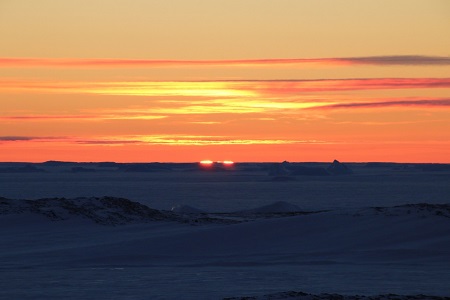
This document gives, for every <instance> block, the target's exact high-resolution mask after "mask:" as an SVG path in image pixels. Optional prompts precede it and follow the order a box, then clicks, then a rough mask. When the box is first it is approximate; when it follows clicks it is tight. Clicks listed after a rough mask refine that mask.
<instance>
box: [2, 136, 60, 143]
mask: <svg viewBox="0 0 450 300" xmlns="http://www.w3.org/2000/svg"><path fill="white" fill-rule="evenodd" d="M61 139H64V138H61V137H42V136H0V142H27V141H48V140H61Z"/></svg>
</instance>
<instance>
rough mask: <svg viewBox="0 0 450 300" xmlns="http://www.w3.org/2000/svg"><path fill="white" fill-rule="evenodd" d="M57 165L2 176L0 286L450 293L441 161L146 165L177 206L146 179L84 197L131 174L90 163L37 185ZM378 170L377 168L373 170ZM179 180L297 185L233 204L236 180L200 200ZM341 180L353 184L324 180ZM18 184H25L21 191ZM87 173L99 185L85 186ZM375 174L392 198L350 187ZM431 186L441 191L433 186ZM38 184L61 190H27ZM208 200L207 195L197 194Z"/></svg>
mask: <svg viewBox="0 0 450 300" xmlns="http://www.w3.org/2000/svg"><path fill="white" fill-rule="evenodd" d="M366 172H369V171H366ZM55 174H56V173H50V174H46V175H44V176H42V175H41V177H40V181H39V180H38V178H39V177H38V174H29V173H25V174H13V177H14V176H15V179H14V178H8V179H6V176H4V177H2V176H3V175H4V174H2V176H0V178H1V179H2V181H1V182H0V188H1V190H0V192H4V193H3V194H2V196H4V197H6V198H1V199H0V239H1V243H0V262H1V264H0V274H1V280H0V299H222V298H227V297H230V298H232V297H236V298H235V299H241V298H239V297H255V298H254V299H341V298H339V295H348V296H347V297H346V298H342V299H358V298H355V297H353V298H352V297H351V296H352V295H366V296H367V297H366V298H363V297H362V296H361V297H360V298H359V299H369V298H368V297H369V296H370V295H385V296H379V297H378V298H376V297H372V299H432V298H425V296H423V295H435V296H441V297H443V296H449V295H450V285H449V284H448V283H449V282H450V271H449V270H450V198H449V195H450V194H448V193H447V191H448V186H447V185H445V186H443V183H445V182H446V181H447V183H449V182H450V177H448V175H447V173H445V172H444V173H436V174H434V173H433V174H431V175H430V174H428V173H427V174H423V173H418V174H416V175H414V173H407V174H406V175H405V173H401V174H398V173H395V174H391V173H389V174H385V177H383V176H381V174H379V175H371V174H365V175H364V176H366V177H364V176H360V177H358V172H357V170H355V172H354V174H352V175H349V176H350V177H345V178H341V177H339V178H336V177H332V178H331V177H330V178H327V179H311V178H303V177H297V178H296V179H295V180H293V181H289V182H272V181H269V180H261V178H262V174H260V173H252V174H253V175H250V173H244V172H241V173H240V174H236V173H208V174H207V173H198V174H197V173H192V174H191V173H189V172H185V173H184V175H183V174H181V173H178V172H175V173H162V172H161V173H151V175H149V174H147V175H145V176H147V177H146V178H153V181H152V180H149V181H148V182H147V184H149V185H157V184H158V180H159V181H160V182H161V184H162V185H164V184H166V185H167V186H169V185H170V183H172V188H173V189H172V190H171V191H169V190H167V193H172V195H171V196H170V198H171V199H175V198H178V200H179V201H177V203H178V204H180V205H179V206H176V208H175V209H174V210H171V207H172V206H175V205H176V204H177V203H172V206H170V205H166V204H168V202H167V201H166V200H162V204H160V205H159V207H156V208H157V209H154V208H155V206H152V205H149V202H157V199H155V195H153V194H151V193H150V194H148V195H147V197H148V198H147V199H151V201H150V200H148V201H147V202H145V201H140V200H139V199H135V198H133V197H128V198H129V199H130V200H131V201H130V200H128V199H124V198H115V197H91V196H98V195H97V194H96V193H92V194H93V195H90V196H89V197H87V198H79V196H84V195H87V194H88V193H90V192H92V191H95V183H99V185H100V189H103V188H105V187H106V186H107V184H109V185H110V186H111V187H112V190H114V189H115V186H117V185H119V186H125V185H126V184H125V183H122V182H120V183H119V184H117V182H119V181H117V182H116V181H111V178H118V177H120V176H121V174H110V173H106V174H105V173H101V174H96V176H98V177H97V179H95V177H91V176H92V174H90V173H89V175H88V176H87V177H86V175H83V174H81V175H80V174H78V175H76V176H78V177H75V175H73V174H68V173H61V174H62V175H61V178H60V179H59V182H60V183H61V181H65V180H66V178H65V177H64V176H67V178H69V177H71V178H78V180H75V181H72V182H70V181H68V180H67V181H66V185H65V187H66V189H67V190H70V191H69V192H70V193H76V189H75V187H76V186H77V184H79V185H78V194H77V196H76V197H71V196H70V195H69V197H68V195H67V194H64V193H52V194H47V195H43V194H42V193H41V192H42V191H47V190H51V188H50V187H48V186H47V185H52V184H54V182H53V181H52V180H50V178H51V177H52V176H53V177H55ZM158 174H159V175H160V177H158V176H157V175H158ZM171 174H172V175H171ZM258 174H259V175H258ZM410 174H412V175H410ZM68 175H70V176H68ZM191 175H192V176H191ZM208 175H209V176H210V177H204V176H208ZM45 176H48V177H45ZM115 176H118V177H115ZM134 176H135V178H143V177H139V176H143V175H136V174H135V175H134ZM171 176H172V177H173V180H172V181H170V180H169V178H171ZM183 176H184V177H185V178H184V179H183ZM252 176H253V177H252ZM257 176H261V178H260V177H257ZM370 176H374V177H373V178H372V181H371V182H370V181H369V179H368V178H369V177H370ZM408 176H410V177H408ZM427 176H434V180H431V179H430V178H428V177H427ZM131 177H133V176H131ZM386 177H387V178H390V180H391V181H392V180H393V178H394V179H398V180H399V183H398V186H397V185H395V183H394V182H393V183H391V184H390V185H389V184H387V185H385V183H386V182H387V181H388V180H387V179H385V178H386ZM158 178H159V179H158ZM258 178H259V179H258ZM374 178H376V179H374ZM420 178H421V179H422V180H419V179H420ZM30 179H33V180H32V181H28V182H27V180H30ZM88 180H90V181H88ZM108 180H109V181H108ZM183 180H184V181H183ZM56 181H57V182H58V180H56ZM177 182H178V184H181V182H184V183H185V185H186V186H188V185H189V184H190V185H191V188H192V190H195V191H196V192H194V194H195V195H197V196H198V197H200V196H201V192H200V191H198V190H196V188H205V187H208V188H212V187H214V186H219V185H220V186H223V187H224V186H227V185H228V184H230V186H231V187H236V186H239V184H241V188H242V189H244V186H247V187H251V189H250V190H248V191H247V192H246V193H248V194H249V195H253V196H254V197H257V196H258V195H260V194H258V193H256V194H252V192H254V191H255V190H257V189H256V188H255V186H257V185H259V186H260V187H261V188H262V189H263V190H264V189H265V191H268V190H269V187H267V186H271V188H272V189H274V190H275V189H277V190H278V191H279V192H280V193H279V194H280V195H290V196H289V197H272V201H271V202H269V201H267V200H268V196H266V198H265V197H262V198H263V200H261V201H259V203H258V200H257V199H253V198H252V197H253V196H249V198H250V199H249V202H248V203H242V204H241V205H239V203H238V202H236V201H235V200H233V199H230V201H232V202H233V203H234V204H232V205H227V204H223V203H221V202H226V201H227V200H228V199H227V197H228V196H229V194H227V193H225V194H220V192H222V191H223V190H224V189H222V188H221V189H219V190H216V194H215V196H216V197H217V198H214V199H209V200H207V199H203V200H202V201H198V202H195V201H187V200H188V199H189V195H186V196H185V195H184V193H185V192H186V189H185V188H186V186H185V188H183V189H181V191H180V190H177V189H176V188H175V187H176V183H177ZM308 182H310V183H311V184H312V187H309V189H308V188H307V183H308ZM8 183H13V184H12V185H10V186H8ZM138 183H139V184H144V181H143V180H142V181H138V182H135V181H134V182H133V181H130V185H131V186H132V187H134V186H137V185H138ZM213 183H214V184H217V185H214V184H213ZM402 183H403V184H405V188H404V189H405V193H404V194H405V195H409V193H410V192H409V191H406V187H408V186H409V187H411V188H413V189H415V192H416V193H419V195H416V196H415V198H413V201H408V200H410V199H409V198H408V197H406V196H403V201H399V200H397V198H396V197H398V195H397V193H398V191H399V189H400V186H401V184H402ZM339 184H342V185H343V186H345V188H341V189H338V191H331V189H330V188H329V186H332V187H337V186H339ZM20 185H21V186H22V188H23V189H24V191H22V193H23V194H24V195H25V194H26V195H28V197H21V196H18V195H17V191H18V190H19V188H18V187H19V186H20ZM39 185H41V186H42V187H41V189H40V191H41V192H39V191H38V192H37V193H36V194H35V196H33V190H32V188H33V187H37V186H39ZM87 185H91V186H92V190H86V189H83V187H85V186H87ZM296 185H297V186H296ZM315 185H317V186H319V185H322V189H324V190H325V191H326V192H329V193H325V192H321V191H319V190H320V189H319V188H318V187H317V189H316V187H315ZM414 185H415V186H414ZM350 186H352V187H353V189H354V190H355V191H354V193H353V194H352V193H350V192H351V191H352V189H350ZM368 186H370V187H371V188H373V187H376V186H378V190H377V189H375V188H374V189H372V192H373V193H374V194H375V195H386V196H388V195H389V193H393V194H392V196H393V198H395V200H392V201H391V203H389V201H390V200H389V199H382V200H379V201H372V198H370V197H366V198H364V197H360V198H359V199H354V198H355V197H358V196H361V195H364V194H369V191H358V189H363V188H364V187H366V188H367V187H368ZM386 186H387V187H386ZM432 186H436V187H437V191H436V190H434V191H433V190H431V189H430V190H428V191H427V188H430V187H432ZM140 188H141V191H144V190H146V187H144V186H141V187H140ZM38 190H39V189H38ZM54 190H56V191H60V190H62V188H61V187H58V186H55V189H54ZM131 190H132V189H131ZM301 190H303V192H302V193H300V192H299V191H301ZM313 190H314V191H316V192H317V193H319V194H320V197H322V198H320V201H319V202H320V203H317V205H314V204H313V203H309V204H308V205H305V203H306V202H304V201H303V200H302V199H303V198H308V197H309V198H311V199H312V198H314V197H316V199H319V196H318V195H317V194H314V193H313V194H311V193H312V192H313ZM379 190H381V191H379ZM14 191H16V192H14ZM98 191H99V189H98V190H97V192H98ZM344 191H346V192H348V193H347V194H346V195H345V196H346V197H347V198H349V200H348V201H347V202H344V203H342V205H340V204H339V203H336V202H335V200H334V195H336V193H338V192H344ZM289 192H290V193H292V194H289ZM438 192H440V193H441V194H440V197H439V200H440V201H430V200H436V198H435V197H437V196H436V195H437V194H436V193H438ZM14 193H16V194H15V195H12V194H14ZM131 193H132V191H131ZM308 193H310V194H308ZM321 193H322V194H321ZM107 194H109V195H111V194H113V193H107ZM211 194H214V193H213V191H211V190H208V191H207V192H205V196H207V195H211ZM238 194H239V193H238ZM325 194H327V199H326V198H325ZM261 195H262V194H261ZM427 195H428V196H429V197H427ZM430 195H431V196H430ZM41 196H44V197H58V198H47V199H41V200H38V201H36V200H33V201H28V200H29V199H36V198H41ZM118 196H121V197H123V195H118ZM241 196H242V195H241ZM419 196H420V197H419ZM61 197H68V198H65V199H62V198H61ZM339 197H341V198H342V199H343V198H345V197H344V195H339V196H338V198H339ZM11 198H14V199H11ZM341 198H339V199H341ZM419 198H421V199H422V201H418V199H419ZM292 199H294V201H291V200H292ZM136 200H139V202H141V203H137V202H136ZM416 200H417V201H416ZM208 201H210V202H214V201H216V202H217V201H219V203H209V202H208ZM419 202H422V204H420V203H419ZM201 203H209V205H202V206H200V207H198V206H197V204H201ZM249 203H250V204H255V203H256V204H258V205H254V206H250V204H249ZM327 203H328V204H327ZM426 203H428V204H426ZM358 204H359V205H358ZM381 204H383V205H381ZM385 204H387V205H385ZM148 206H150V207H148ZM224 207H226V208H227V209H223V210H221V209H220V208H224ZM289 291H295V292H289ZM334 294H339V295H334ZM388 294H397V295H419V294H422V296H417V297H416V298H413V297H409V298H408V297H406V296H404V297H403V296H397V295H388ZM264 295H265V296H264ZM436 299H437V298H436Z"/></svg>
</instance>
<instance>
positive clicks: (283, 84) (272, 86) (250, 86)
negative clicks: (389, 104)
mask: <svg viewBox="0 0 450 300" xmlns="http://www.w3.org/2000/svg"><path fill="white" fill-rule="evenodd" d="M418 88H450V78H348V79H310V80H301V79H298V80H297V79H294V80H283V79H280V80H229V81H226V80H225V81H134V82H133V81H129V82H59V81H28V82H17V83H14V82H9V81H6V82H4V81H0V91H1V90H3V91H14V92H20V93H24V92H29V93H36V92H40V93H53V94H61V93H66V94H67V93H69V94H97V95H116V96H123V95H126V96H146V97H172V98H174V99H177V101H179V100H178V99H179V98H180V97H186V98H188V97H191V100H192V97H196V98H200V97H201V98H202V99H208V98H209V99H229V98H234V99H237V98H239V99H244V98H246V99H250V98H256V97H261V96H285V95H296V94H300V93H305V92H308V93H315V92H328V91H350V90H355V91H356V90H381V89H418ZM172 102H173V101H172Z"/></svg>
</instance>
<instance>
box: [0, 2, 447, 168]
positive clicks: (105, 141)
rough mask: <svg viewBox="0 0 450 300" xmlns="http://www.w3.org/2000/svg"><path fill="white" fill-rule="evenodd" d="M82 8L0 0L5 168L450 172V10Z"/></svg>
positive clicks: (231, 5) (422, 6) (349, 5)
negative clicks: (65, 164)
mask: <svg viewBox="0 0 450 300" xmlns="http://www.w3.org/2000/svg"><path fill="white" fill-rule="evenodd" d="M80 2H86V3H85V5H81V4H83V3H81V4H80V3H78V2H77V5H74V4H73V3H69V1H56V0H43V1H40V2H39V4H37V3H30V2H29V1H25V0H14V1H12V0H11V1H0V36H2V37H3V38H2V47H1V48H0V161H30V162H40V161H46V160H67V161H117V162H150V161H161V162H180V161H181V162H191V161H199V160H203V159H211V160H234V161H283V160H289V161H332V160H333V159H339V160H341V161H396V162H446V163H450V57H449V56H448V55H449V52H450V51H449V50H450V34H446V33H449V32H450V22H449V21H448V20H450V5H449V4H448V2H447V1H437V0H436V1H434V0H432V1H412V0H408V1H376V2H373V1H340V0H333V1H311V3H309V2H308V3H307V2H301V1H288V0H283V1H261V0H259V1H256V0H249V1H216V0H211V1H207V2H205V1H199V0H198V1H194V0H192V1H191V0H186V1H185V0H175V1H167V2H166V1H133V2H132V4H130V3H128V4H127V3H126V1H110V2H105V1H100V0H92V1H87V0H86V1H84V0H83V1H80ZM169 2H170V3H169ZM418 20H420V22H419V21H418Z"/></svg>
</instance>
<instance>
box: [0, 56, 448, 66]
mask: <svg viewBox="0 0 450 300" xmlns="http://www.w3.org/2000/svg"><path fill="white" fill-rule="evenodd" d="M305 64H318V65H381V66H384V65H403V66H408V65H411V66H414V65H416V66H424V65H431V66H448V65H450V57H448V56H427V55H385V56H363V57H331V58H264V59H224V60H218V59H209V60H207V59H206V60H177V59H123V58H32V57H24V58H23V57H1V58H0V67H3V68H12V67H22V68H30V67H65V68H72V67H75V68H108V67H114V68H140V67H143V68H152V67H182V66H225V67H226V66H229V67H257V66H271V65H273V66H276V65H292V66H296V65H305Z"/></svg>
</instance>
